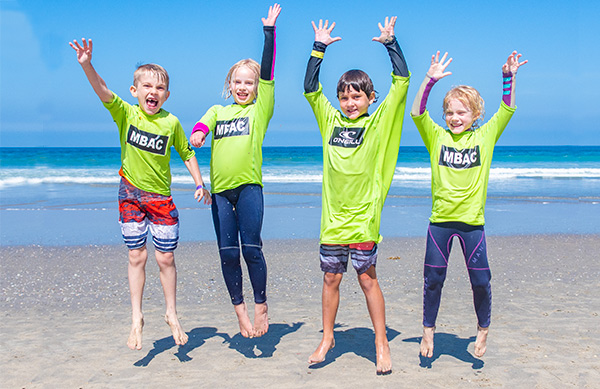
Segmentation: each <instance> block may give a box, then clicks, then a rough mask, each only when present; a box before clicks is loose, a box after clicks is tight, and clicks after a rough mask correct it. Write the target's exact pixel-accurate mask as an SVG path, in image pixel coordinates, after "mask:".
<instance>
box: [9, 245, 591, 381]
mask: <svg viewBox="0 0 600 389" xmlns="http://www.w3.org/2000/svg"><path fill="white" fill-rule="evenodd" d="M487 240H488V255H489V258H490V265H491V268H492V290H493V293H494V300H493V304H494V306H493V308H492V325H491V327H490V337H489V340H488V351H487V353H486V355H485V356H484V357H482V358H476V357H474V355H473V353H472V349H473V342H474V335H475V333H476V328H475V324H476V321H475V314H474V312H473V307H472V297H471V292H470V284H469V281H468V276H467V272H466V270H465V266H464V263H463V259H462V253H461V250H460V245H459V244H457V242H455V245H454V249H453V251H452V254H451V256H450V262H449V269H448V278H447V280H446V284H445V287H444V294H443V297H442V304H441V308H440V315H439V318H438V323H437V331H436V337H435V343H436V348H435V350H434V357H433V358H431V359H429V360H425V359H423V358H420V357H419V355H418V352H419V346H418V342H419V340H420V336H421V330H422V328H421V304H422V301H421V299H422V282H423V280H422V262H423V255H424V250H425V237H424V236H423V237H419V238H384V240H383V242H382V243H381V244H380V246H379V247H380V251H379V259H378V265H377V270H378V278H379V282H380V285H381V288H382V290H383V294H384V297H385V299H386V313H387V325H388V338H389V341H390V347H391V351H392V361H393V365H394V367H393V373H392V374H391V375H390V376H386V377H377V376H376V375H375V354H374V347H373V341H374V334H373V331H372V329H371V328H372V327H371V323H370V320H369V316H368V312H367V309H366V305H365V303H364V296H363V294H362V292H361V291H360V287H359V286H358V282H357V280H356V276H355V273H354V272H353V270H351V271H349V272H348V273H347V275H346V276H345V277H344V281H343V282H342V285H341V290H340V293H341V304H340V310H339V313H338V316H337V320H336V323H338V324H337V326H336V347H335V348H334V349H333V350H331V351H330V352H329V353H328V355H327V359H326V361H325V362H324V363H322V364H319V365H318V366H314V367H312V368H311V367H309V366H308V364H307V363H306V359H307V358H308V356H309V355H310V354H311V353H312V351H314V348H315V347H316V346H317V344H318V343H319V341H320V336H321V334H320V329H321V300H320V299H321V286H322V272H321V271H320V269H319V260H318V240H316V239H293V240H289V239H285V240H267V241H265V244H264V252H265V257H266V258H267V263H268V266H269V279H268V282H269V284H268V289H267V293H268V296H269V300H268V301H269V317H270V323H271V326H270V330H269V333H267V335H265V336H264V337H262V338H256V339H245V338H242V337H241V336H240V335H239V328H238V326H237V320H236V319H235V314H234V312H233V309H232V307H231V305H230V303H229V297H228V294H227V292H226V290H225V286H224V282H223V279H222V276H221V271H220V267H219V259H218V254H217V248H216V243H215V242H214V241H204V242H182V243H181V244H180V247H179V248H178V249H177V250H176V263H177V267H178V275H179V278H178V290H177V292H178V313H179V316H180V319H181V322H182V325H183V327H184V329H185V330H186V332H187V333H188V335H189V336H190V341H189V343H188V345H186V346H183V347H176V346H175V345H174V343H173V340H172V337H171V336H170V332H169V329H168V326H167V325H166V324H165V323H164V321H163V319H162V314H163V310H164V302H163V296H162V291H161V287H160V282H159V280H158V270H157V266H156V263H155V262H154V260H153V254H150V258H149V261H148V265H147V282H146V288H145V295H144V311H145V316H146V326H145V327H144V340H143V348H142V350H141V351H131V350H129V349H128V348H127V346H126V345H125V342H126V340H127V335H128V333H129V324H130V317H129V316H130V306H129V291H128V286H127V273H126V269H127V249H126V247H125V246H124V245H109V246H94V245H89V246H68V247H54V246H25V247H23V246H11V247H10V248H7V247H1V248H0V281H1V282H0V285H1V287H0V306H1V307H2V316H3V319H4V320H2V324H0V330H1V331H2V334H3V335H4V336H3V337H2V338H0V349H1V350H2V351H1V352H0V369H1V370H2V371H1V374H2V377H3V381H4V385H6V387H15V388H16V387H19V388H38V387H39V388H41V387H53V386H56V387H60V386H62V387H83V388H88V387H132V386H138V387H139V386H144V387H150V388H163V387H165V386H178V387H199V386H200V387H215V386H219V387H233V386H236V385H239V383H241V382H244V383H245V384H246V385H247V386H248V387H259V386H260V387H264V386H269V385H272V384H273V383H274V382H277V383H278V384H279V385H280V386H282V387H294V388H295V387H314V386H315V385H319V386H325V387H334V386H339V385H350V386H359V385H377V386H380V387H398V386H399V385H402V386H405V387H417V386H423V385H428V386H431V387H441V386H443V387H451V388H454V387H456V388H458V387H464V385H465V384H467V385H469V384H470V385H471V386H475V387H489V386H496V387H524V386H533V387H535V386H537V387H594V386H595V385H596V384H597V382H599V381H600V358H599V355H598V354H599V353H598V350H600V340H599V339H598V336H597V328H598V316H599V315H600V300H599V299H598V298H597V296H596V294H595V291H596V290H598V289H599V288H600V272H599V270H598V267H597V264H598V263H600V235H599V234H588V235H568V234H561V235H558V234H554V235H522V236H488V237H487ZM151 251H152V250H151ZM244 291H245V296H246V298H247V300H248V299H249V296H251V293H250V289H249V282H248V278H247V275H246V271H245V269H244ZM248 305H249V309H253V304H252V302H251V301H248ZM595 383H596V384H595Z"/></svg>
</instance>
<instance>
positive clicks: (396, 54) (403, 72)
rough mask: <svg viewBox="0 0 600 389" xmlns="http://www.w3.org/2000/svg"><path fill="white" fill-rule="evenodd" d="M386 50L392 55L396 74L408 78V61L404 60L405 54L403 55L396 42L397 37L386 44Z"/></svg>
mask: <svg viewBox="0 0 600 389" xmlns="http://www.w3.org/2000/svg"><path fill="white" fill-rule="evenodd" d="M384 45H385V48H386V49H387V51H388V54H389V55H390V59H391V60H392V68H393V69H394V74H395V75H397V76H400V77H408V66H406V60H405V59H404V54H402V49H401V48H400V45H399V44H398V41H397V40H396V37H393V39H392V40H391V41H389V42H387V43H385V44H384Z"/></svg>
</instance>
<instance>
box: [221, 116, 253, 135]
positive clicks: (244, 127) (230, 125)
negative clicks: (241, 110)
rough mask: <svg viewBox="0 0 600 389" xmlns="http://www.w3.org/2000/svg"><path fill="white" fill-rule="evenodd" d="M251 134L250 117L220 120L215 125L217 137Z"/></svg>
mask: <svg viewBox="0 0 600 389" xmlns="http://www.w3.org/2000/svg"><path fill="white" fill-rule="evenodd" d="M249 134H250V124H249V119H248V117H243V118H237V119H231V120H218V121H217V126H216V127H215V132H214V137H215V139H221V138H227V137H230V136H242V135H249Z"/></svg>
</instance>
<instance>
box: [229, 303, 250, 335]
mask: <svg viewBox="0 0 600 389" xmlns="http://www.w3.org/2000/svg"><path fill="white" fill-rule="evenodd" d="M233 309H234V310H235V314H236V315H237V318H238V322H239V324H240V333H241V334H242V336H243V337H244V338H253V337H254V329H253V328H252V323H251V322H250V318H249V317H248V308H247V307H246V303H244V302H242V303H241V304H238V305H234V306H233Z"/></svg>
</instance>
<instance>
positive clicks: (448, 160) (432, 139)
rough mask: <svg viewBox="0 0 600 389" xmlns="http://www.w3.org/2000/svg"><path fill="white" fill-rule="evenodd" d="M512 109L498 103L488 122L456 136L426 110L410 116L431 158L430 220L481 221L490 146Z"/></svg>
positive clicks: (491, 146)
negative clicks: (437, 122)
mask: <svg viewBox="0 0 600 389" xmlns="http://www.w3.org/2000/svg"><path fill="white" fill-rule="evenodd" d="M514 112H515V108H511V107H509V106H507V105H506V104H504V102H502V103H501V105H500V109H499V110H498V112H496V114H495V115H494V116H493V117H492V118H491V119H490V121H489V122H487V123H486V124H484V125H483V126H482V127H480V128H478V129H475V130H472V131H471V130H469V131H465V132H463V133H462V134H459V135H455V134H453V133H452V132H450V130H446V129H444V128H442V127H440V126H439V125H437V124H436V123H435V122H434V121H433V120H432V119H431V117H429V112H427V111H425V112H424V113H423V114H422V115H420V116H413V120H414V122H415V124H416V126H417V129H418V130H419V133H420V134H421V138H423V142H424V143H425V146H426V147H427V150H428V151H429V155H430V159H431V197H432V202H433V205H432V209H431V217H430V218H429V220H430V221H431V222H432V223H442V222H450V221H452V222H463V223H466V224H470V225H474V226H481V225H484V224H485V219H484V212H485V200H486V196H487V185H488V179H489V175H490V166H491V164H492V155H493V153H494V146H495V144H496V142H497V141H498V139H499V138H500V135H502V132H503V131H504V128H506V125H507V124H508V122H509V121H510V118H511V117H512V115H513V113H514Z"/></svg>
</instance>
